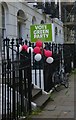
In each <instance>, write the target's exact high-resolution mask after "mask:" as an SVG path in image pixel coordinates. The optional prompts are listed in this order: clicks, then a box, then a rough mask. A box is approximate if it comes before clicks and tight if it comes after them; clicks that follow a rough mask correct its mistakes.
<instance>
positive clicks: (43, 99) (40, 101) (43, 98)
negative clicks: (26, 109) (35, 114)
mask: <svg viewBox="0 0 76 120" xmlns="http://www.w3.org/2000/svg"><path fill="white" fill-rule="evenodd" d="M49 100H50V96H49V95H46V94H42V95H40V96H38V97H37V98H36V99H35V100H34V101H33V102H34V103H36V104H37V107H40V108H43V107H45V105H46V104H47V102H48V101H49Z"/></svg>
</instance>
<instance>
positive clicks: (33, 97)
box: [32, 88, 42, 100]
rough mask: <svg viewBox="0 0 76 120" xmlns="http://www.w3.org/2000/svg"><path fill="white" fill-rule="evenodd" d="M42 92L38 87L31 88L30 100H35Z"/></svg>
mask: <svg viewBox="0 0 76 120" xmlns="http://www.w3.org/2000/svg"><path fill="white" fill-rule="evenodd" d="M41 94H42V90H41V89H38V88H33V89H32V100H35V99H36V98H37V97H39V96H40V95H41Z"/></svg>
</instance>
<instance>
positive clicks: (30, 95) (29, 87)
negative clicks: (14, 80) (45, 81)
mask: <svg viewBox="0 0 76 120" xmlns="http://www.w3.org/2000/svg"><path fill="white" fill-rule="evenodd" d="M29 59H30V61H29V64H30V65H29V69H28V109H29V114H30V112H31V100H32V73H31V50H29Z"/></svg>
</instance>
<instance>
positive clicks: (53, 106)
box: [31, 74, 76, 120]
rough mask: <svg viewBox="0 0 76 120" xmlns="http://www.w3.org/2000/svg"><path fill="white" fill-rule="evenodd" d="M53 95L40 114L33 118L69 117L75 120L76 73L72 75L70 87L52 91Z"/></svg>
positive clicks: (69, 119)
mask: <svg viewBox="0 0 76 120" xmlns="http://www.w3.org/2000/svg"><path fill="white" fill-rule="evenodd" d="M51 97H52V101H50V102H49V103H48V104H47V105H46V107H45V108H44V109H43V110H42V112H40V113H39V114H38V115H33V116H32V117H31V118H32V120H33V118H34V119H36V118H39V119H40V118H44V120H45V118H50V119H53V118H55V119H57V120H58V119H59V120H60V118H64V120H65V119H67V118H68V120H71V119H72V120H74V117H75V113H74V112H75V111H74V105H75V104H74V102H75V103H76V101H75V99H74V74H72V75H71V76H70V80H69V88H68V89H66V88H65V87H62V89H61V90H60V91H59V92H55V93H52V95H51ZM50 119H49V120H50Z"/></svg>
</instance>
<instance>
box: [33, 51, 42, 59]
mask: <svg viewBox="0 0 76 120" xmlns="http://www.w3.org/2000/svg"><path fill="white" fill-rule="evenodd" d="M41 58H42V56H41V54H39V53H38V54H36V55H35V56H34V59H35V60H36V61H40V60H41Z"/></svg>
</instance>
